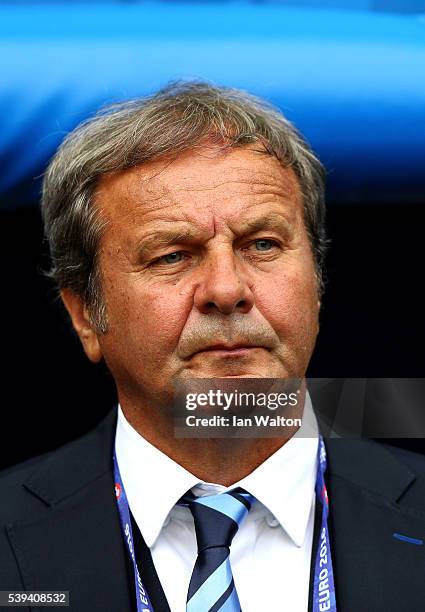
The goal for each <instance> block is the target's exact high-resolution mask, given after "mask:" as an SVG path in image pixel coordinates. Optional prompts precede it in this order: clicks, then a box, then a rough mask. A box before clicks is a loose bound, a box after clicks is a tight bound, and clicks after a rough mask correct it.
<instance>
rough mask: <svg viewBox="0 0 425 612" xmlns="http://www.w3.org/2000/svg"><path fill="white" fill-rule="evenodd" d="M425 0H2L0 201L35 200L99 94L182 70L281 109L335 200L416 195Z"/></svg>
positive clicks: (103, 98)
mask: <svg viewBox="0 0 425 612" xmlns="http://www.w3.org/2000/svg"><path fill="white" fill-rule="evenodd" d="M294 4H296V7H295V6H293V5H294ZM424 5H425V2H423V1H419V0H417V1H413V0H410V1H409V0H405V1H404V2H398V1H397V0H392V1H387V2H384V1H378V0H374V1H366V0H358V1H355V0H346V1H345V2H336V1H331V0H328V1H326V0H325V1H322V2H319V1H316V2H315V1H313V0H311V1H310V2H309V1H307V0H305V1H301V2H300V1H298V2H296V3H295V2H282V1H278V0H274V1H273V0H269V1H268V2H267V1H266V2H236V1H234V2H215V3H214V2H186V3H182V2H173V1H169V2H112V1H111V2H103V3H100V2H90V3H88V4H84V3H76V2H66V3H65V2H63V3H60V2H44V3H40V2H35V1H32V2H28V0H27V1H26V2H16V1H15V2H13V4H12V3H1V4H0V80H1V87H0V92H1V94H0V134H1V139H0V168H1V170H0V203H1V205H2V207H3V208H6V207H16V206H25V205H28V204H29V203H31V202H36V201H37V199H38V195H39V191H40V175H41V174H42V172H43V171H44V169H45V166H46V163H47V161H48V160H49V158H50V157H51V155H52V154H53V153H54V151H55V149H56V147H57V145H58V144H59V142H60V141H61V139H62V138H63V137H64V135H65V134H66V133H67V132H68V131H69V130H71V129H72V128H73V127H74V126H75V125H76V124H77V123H78V122H79V121H81V120H82V119H84V118H85V117H87V116H88V115H89V114H91V113H93V112H94V111H95V110H96V109H97V108H98V107H99V106H102V105H104V104H107V103H112V102H116V101H119V100H125V99H128V98H133V97H137V96H141V95H145V94H147V93H150V92H152V91H154V90H155V89H157V88H158V87H160V86H162V85H164V84H165V83H167V82H168V81H169V80H171V79H177V78H202V79H208V80H211V81H213V82H215V83H217V84H221V85H229V86H234V87H240V88H243V89H246V90H249V91H250V92H252V93H254V94H257V95H260V96H263V97H265V98H267V99H268V100H269V101H271V102H272V103H274V104H275V105H277V106H278V107H279V108H280V109H282V110H283V111H284V113H285V114H286V115H287V116H288V118H289V119H291V120H293V121H294V122H295V124H296V125H297V126H298V127H299V128H300V130H301V131H302V132H303V133H304V134H305V135H306V136H307V138H308V139H309V141H310V142H311V144H312V145H313V148H314V149H315V150H316V151H317V152H318V154H319V156H320V157H321V159H322V160H323V162H324V163H325V165H326V167H327V169H328V174H329V189H328V200H329V202H331V203H334V202H338V203H350V202H355V203H359V202H367V203H375V202H376V203H380V202H382V203H389V202H400V201H401V200H403V201H410V202H419V201H423V200H424V199H425V198H424V192H425V155H424V153H425V16H424V14H423V13H425V6H424ZM336 7H338V8H336ZM391 11H392V12H391ZM421 11H423V13H421Z"/></svg>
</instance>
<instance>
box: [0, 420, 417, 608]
mask: <svg viewBox="0 0 425 612" xmlns="http://www.w3.org/2000/svg"><path fill="white" fill-rule="evenodd" d="M116 418H117V410H116V408H115V409H113V410H112V411H111V412H110V413H109V414H108V415H107V417H106V418H105V419H104V420H103V421H102V422H101V423H100V424H99V425H98V426H97V427H96V428H95V429H93V430H92V431H91V432H89V433H88V434H86V435H85V436H83V437H81V438H80V439H78V440H75V441H73V442H71V443H69V444H67V445H66V446H63V447H62V448H59V449H57V450H55V451H53V452H51V453H48V454H47V455H43V456H41V457H37V458H35V459H32V460H30V461H28V462H25V463H23V464H20V465H18V466H15V467H13V468H10V469H8V470H6V471H5V472H3V473H2V474H0V491H1V494H0V495H1V497H0V590H23V589H27V590H49V589H51V590H68V591H70V607H69V609H70V610H71V611H75V612H97V611H98V610H99V611H100V610H102V612H130V611H131V610H133V606H134V582H133V578H132V575H131V571H132V569H131V567H130V566H129V562H128V558H127V553H126V550H125V548H124V543H123V539H122V535H121V527H120V522H119V516H118V511H117V507H116V501H115V495H114V482H113V472H112V459H111V458H112V452H113V444H114V435H115V425H116ZM326 447H327V452H328V472H327V482H328V490H329V498H330V508H331V510H330V525H329V526H330V534H331V544H332V554H333V564H334V572H335V583H336V596H337V607H338V610H339V612H341V611H342V612H359V611H360V612H363V611H368V612H369V611H370V612H381V611H382V612H396V611H397V612H400V611H403V612H416V611H418V612H419V611H421V612H423V611H424V610H425V543H424V544H419V543H410V542H407V541H403V540H400V539H396V538H394V536H393V534H394V533H399V534H402V535H406V536H409V537H411V538H415V539H416V540H423V541H424V542H425V458H424V457H422V456H421V455H416V454H414V453H410V452H408V451H402V450H399V449H395V448H392V447H387V446H383V445H381V444H377V443H374V442H368V441H359V440H351V441H350V440H335V439H334V440H328V441H326ZM146 469H149V466H146ZM276 486H279V483H276ZM317 524H318V523H317V521H316V536H317V532H318V530H317ZM136 537H137V540H138V541H137V543H136V544H137V547H138V552H139V555H141V556H142V563H141V565H142V567H141V574H142V581H143V582H144V584H145V586H146V588H147V590H148V592H149V593H150V595H151V598H152V601H153V605H154V606H155V611H157V610H158V611H159V612H165V611H167V610H168V609H169V608H168V605H167V602H166V601H165V598H164V595H163V591H162V588H161V585H160V584H159V581H158V578H157V576H156V573H155V570H154V566H153V563H152V559H151V557H150V553H149V549H148V548H147V547H146V545H145V544H144V542H143V540H142V538H141V536H140V534H138V535H137V536H135V538H136ZM316 539H317V537H316ZM284 574H285V568H284V567H282V575H284ZM20 609H22V610H24V609H27V608H20ZM38 609H40V610H41V609H43V610H44V609H45V608H36V607H34V608H31V610H38ZM275 609H276V610H279V609H281V605H280V604H279V602H276V608H275ZM282 609H283V606H282ZM246 612H250V611H248V610H247V611H246ZM265 612H267V611H265Z"/></svg>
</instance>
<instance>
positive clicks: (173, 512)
mask: <svg viewBox="0 0 425 612" xmlns="http://www.w3.org/2000/svg"><path fill="white" fill-rule="evenodd" d="M42 211H43V218H44V223H45V231H46V235H47V237H48V239H49V242H50V248H51V256H52V264H53V265H52V269H51V271H50V276H51V277H52V278H53V279H54V280H55V281H56V282H57V284H58V287H59V289H60V295H61V297H62V300H63V303H64V305H65V307H66V309H67V311H68V313H69V315H70V318H71V321H72V325H73V327H74V329H75V331H76V333H77V334H78V336H79V338H80V340H81V343H82V346H83V348H84V351H85V353H86V355H87V356H88V358H89V359H90V360H91V361H93V362H99V361H100V360H102V359H103V360H104V361H105V362H106V364H107V366H108V368H109V370H110V371H111V373H112V375H113V377H114V380H115V383H116V388H117V393H118V398H119V405H118V407H117V408H116V409H114V410H113V412H111V413H109V414H108V415H107V417H106V418H105V420H104V421H102V422H101V423H100V425H99V426H98V427H97V428H96V429H95V430H93V431H92V432H90V433H88V434H87V435H86V436H84V437H82V438H81V439H79V440H76V441H74V442H72V443H70V444H68V445H66V446H65V447H63V448H61V449H58V450H56V451H54V452H52V453H49V454H47V455H46V456H42V457H38V458H36V459H34V460H31V461H30V462H27V463H25V464H23V465H20V466H16V467H15V468H12V469H11V470H9V471H7V472H6V473H5V474H3V475H2V479H1V485H2V491H3V493H4V495H3V501H2V507H1V524H2V526H3V528H2V532H1V540H0V553H1V564H0V588H1V589H3V590H6V589H7V590H9V591H10V590H23V589H26V590H45V591H47V590H66V591H69V592H70V608H71V609H72V610H78V611H79V612H85V611H87V612H88V611H93V610H108V611H111V612H127V611H129V610H151V609H153V610H155V611H158V610H159V611H160V612H165V611H167V610H172V611H183V610H185V609H187V610H190V611H193V612H204V611H205V612H206V611H207V610H209V611H215V610H226V611H227V610H229V611H234V610H240V609H241V608H242V609H243V610H244V611H246V612H250V611H254V610H265V611H280V610H291V612H295V611H307V610H314V611H316V610H336V609H337V608H338V609H339V610H348V611H351V610H373V611H380V610H382V611H384V610H385V611H389V610H394V611H395V610H409V611H414V610H423V609H424V604H423V602H424V595H425V588H424V580H423V575H424V574H423V571H424V559H425V555H424V548H425V546H424V545H423V543H424V536H425V501H424V500H425V479H424V476H425V469H424V461H423V459H422V458H421V457H418V456H416V455H413V454H410V453H407V452H402V451H398V450H395V449H389V448H386V447H383V446H380V445H378V444H374V443H370V442H365V441H359V440H357V441H353V440H351V441H349V440H326V441H325V445H324V446H323V445H322V438H321V436H320V431H322V429H321V427H318V424H317V422H316V418H315V417H314V413H313V411H312V406H311V400H310V396H309V395H308V393H306V389H305V384H304V383H303V384H302V385H301V388H300V391H301V395H300V400H299V403H298V404H297V406H298V408H297V411H298V412H297V414H298V416H301V417H303V422H302V425H301V427H300V428H299V426H298V425H292V426H289V427H286V428H285V427H281V428H280V429H279V433H278V435H275V436H273V437H260V436H257V437H247V438H243V439H238V440H235V439H229V438H226V437H209V438H205V437H201V436H200V437H196V436H192V437H184V438H182V437H177V436H176V432H175V421H174V415H173V412H172V411H171V410H170V406H171V404H172V402H173V397H174V393H175V384H176V382H177V383H178V382H180V383H183V384H185V385H187V388H189V389H190V388H191V385H192V384H194V383H193V381H195V382H196V380H198V381H199V380H200V379H229V380H231V379H234V382H235V384H236V383H238V384H240V383H241V382H242V383H243V382H244V379H248V380H250V379H274V380H289V379H300V380H303V379H304V376H305V373H306V369H307V366H308V363H309V360H310V357H311V354H312V352H313V349H314V345H315V341H316V336H317V333H318V317H319V310H320V299H321V293H322V289H323V281H322V268H323V257H324V252H325V247H326V238H325V228H324V217H325V213H324V202H323V170H322V167H321V165H320V163H319V161H318V160H317V159H316V157H315V156H314V154H313V153H312V152H311V150H310V148H309V147H308V145H307V144H306V143H305V142H304V140H303V139H302V137H301V136H300V135H299V134H298V133H297V132H296V130H295V129H294V128H293V126H292V125H291V124H290V123H289V122H288V121H287V120H286V119H285V118H284V117H283V116H282V115H281V114H280V113H278V112H277V111H276V110H274V109H272V108H270V107H268V106H267V105H266V104H265V103H263V102H261V101H259V100H257V99H255V98H253V97H251V96H249V95H248V94H245V93H243V92H239V91H237V90H229V89H224V88H216V87H212V86H210V85H207V84H204V83H186V84H185V83H183V84H174V85H172V86H170V87H168V88H165V89H164V90H162V91H160V92H159V93H157V94H156V95H154V96H151V97H150V98H146V99H142V100H138V101H135V102H132V103H128V104H124V105H118V106H116V107H112V108H111V109H109V110H108V111H107V112H102V113H100V114H98V115H97V116H96V117H94V118H93V119H91V120H90V121H88V122H86V123H85V124H83V125H82V126H80V127H79V128H78V129H77V130H75V131H74V132H73V133H72V134H70V135H69V136H68V138H67V139H66V140H65V142H64V143H63V145H62V146H61V148H60V149H59V151H58V152H57V154H56V156H55V157H54V159H53V160H52V162H51V164H50V166H49V169H48V171H47V173H46V176H45V181H44V190H43V202H42ZM318 451H320V452H319V453H318ZM325 453H326V455H327V463H328V465H327V469H326V464H325ZM323 478H324V480H323ZM325 482H326V486H325ZM327 495H328V498H329V506H328V499H327ZM328 507H329V516H328ZM133 547H134V548H133ZM133 553H135V554H133ZM33 609H38V608H36V607H35V608H33Z"/></svg>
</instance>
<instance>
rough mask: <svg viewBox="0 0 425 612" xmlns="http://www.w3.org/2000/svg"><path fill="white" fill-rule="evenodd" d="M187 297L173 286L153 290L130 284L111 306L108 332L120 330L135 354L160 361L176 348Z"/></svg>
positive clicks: (186, 305)
mask: <svg viewBox="0 0 425 612" xmlns="http://www.w3.org/2000/svg"><path fill="white" fill-rule="evenodd" d="M188 308H189V310H190V305H188V300H187V296H186V295H185V294H182V293H181V292H179V291H178V289H177V288H176V287H174V286H171V287H170V286H167V287H161V288H160V287H158V286H156V287H153V286H149V287H148V286H146V285H142V284H137V283H135V284H133V285H131V286H127V287H125V288H123V289H122V291H121V292H120V294H119V303H117V304H115V306H114V309H113V310H114V313H113V314H114V315H115V314H118V315H119V321H116V320H115V321H114V317H111V330H112V327H113V325H114V323H115V324H116V327H115V329H119V330H120V333H121V334H122V336H124V337H125V338H126V341H127V342H128V343H129V344H130V345H132V346H133V347H134V350H135V351H137V352H138V353H142V354H149V355H150V357H151V358H152V359H155V356H157V357H158V358H159V356H160V355H163V354H165V353H167V354H169V353H170V351H171V350H172V349H173V348H174V347H175V346H176V345H177V343H178V340H179V337H180V334H181V331H182V329H183V327H184V325H185V322H186V318H187V316H188Z"/></svg>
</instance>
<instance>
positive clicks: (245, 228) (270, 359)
mask: <svg viewBox="0 0 425 612" xmlns="http://www.w3.org/2000/svg"><path fill="white" fill-rule="evenodd" d="M96 204H97V206H98V207H99V208H100V210H101V213H102V215H103V216H105V218H106V219H108V220H109V224H108V225H107V227H106V230H105V232H104V235H103V237H102V239H101V243H100V257H99V265H100V267H101V272H102V275H103V293H104V298H105V302H106V309H107V317H108V330H107V332H106V333H105V334H103V335H100V336H99V337H98V338H97V342H98V345H99V354H100V352H101V354H102V355H103V357H104V358H105V361H106V363H107V365H108V367H109V369H110V371H111V372H112V374H113V376H114V378H115V381H116V384H117V387H118V391H119V394H120V398H121V401H122V400H123V398H124V397H125V398H126V399H129V398H131V400H132V401H138V402H141V403H143V402H146V401H148V402H154V403H155V402H156V401H161V398H162V399H163V397H164V396H163V393H164V392H166V393H167V394H168V393H171V392H172V380H173V379H174V378H175V377H177V378H215V377H219V378H224V377H253V378H260V377H266V378H286V377H294V378H295V377H297V378H298V377H302V376H303V375H304V374H305V371H306V368H307V364H308V362H309V359H310V356H311V353H312V351H313V348H314V344H315V339H316V335H317V332H318V311H319V302H318V295H317V283H316V278H315V269H314V262H313V256H312V252H311V247H310V243H309V240H308V236H307V232H306V229H305V226H304V222H303V206H302V201H301V194H300V190H299V186H298V182H297V179H296V177H295V175H294V173H293V171H292V170H291V169H288V168H282V166H281V164H280V163H279V162H278V160H276V159H275V158H273V157H271V156H268V155H265V154H263V153H261V152H259V151H255V150H254V149H253V148H248V147H247V148H240V149H231V150H230V151H228V152H226V153H224V154H223V153H219V152H218V151H217V150H211V149H205V150H202V151H197V152H193V151H192V152H187V153H184V154H181V155H180V156H179V157H178V158H177V159H176V160H175V161H172V162H170V161H168V162H167V161H157V162H151V163H148V164H145V165H143V166H139V167H135V168H133V169H130V170H126V171H124V172H121V173H116V174H114V175H110V176H107V177H104V178H103V179H102V181H101V183H100V185H99V188H98V190H97V194H96ZM214 347H215V348H214ZM235 347H239V348H235ZM232 349H233V350H232Z"/></svg>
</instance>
